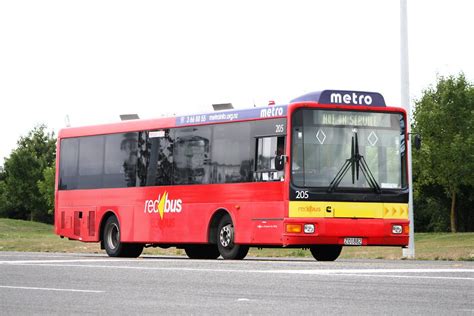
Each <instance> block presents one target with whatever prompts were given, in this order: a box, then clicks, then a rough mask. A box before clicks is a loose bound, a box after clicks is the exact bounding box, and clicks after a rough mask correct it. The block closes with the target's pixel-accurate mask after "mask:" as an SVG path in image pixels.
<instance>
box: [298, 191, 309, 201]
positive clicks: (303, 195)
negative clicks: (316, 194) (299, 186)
mask: <svg viewBox="0 0 474 316" xmlns="http://www.w3.org/2000/svg"><path fill="white" fill-rule="evenodd" d="M296 198H297V199H307V198H309V194H308V191H296Z"/></svg>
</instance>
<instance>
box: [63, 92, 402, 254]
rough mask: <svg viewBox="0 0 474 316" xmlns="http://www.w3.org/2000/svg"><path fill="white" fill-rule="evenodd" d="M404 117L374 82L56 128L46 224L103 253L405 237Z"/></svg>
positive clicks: (241, 249)
mask: <svg viewBox="0 0 474 316" xmlns="http://www.w3.org/2000/svg"><path fill="white" fill-rule="evenodd" d="M407 124H408V123H407V118H406V113H405V111H404V110H403V109H402V108H398V107H388V106H386V105H385V101H384V98H383V96H382V95H381V94H379V93H374V92H360V91H338V90H324V91H321V92H314V93H309V94H306V95H304V96H301V97H299V98H296V99H294V100H292V101H291V102H290V103H289V104H287V105H273V106H269V107H264V108H251V109H246V110H230V111H224V112H214V113H207V114H199V115H189V116H179V117H172V118H164V119H151V120H131V121H124V122H119V123H115V124H106V125H97V126H87V127H73V128H65V129H62V130H61V131H60V132H59V135H58V145H57V158H58V159H57V166H56V170H57V174H56V192H55V197H56V205H55V232H56V234H58V235H59V236H61V237H67V238H70V239H76V240H81V241H84V242H100V244H101V247H102V249H105V250H106V252H107V254H108V255H109V256H114V257H115V256H118V257H137V256H139V255H140V254H141V253H142V251H143V248H144V247H164V248H167V247H177V248H182V249H184V250H185V252H186V254H187V255H188V256H189V257H190V258H195V259H216V258H218V257H219V256H222V257H223V258H224V259H243V258H244V257H245V256H246V255H247V252H248V250H249V247H259V248H260V247H297V248H309V250H310V251H311V253H312V255H313V256H314V258H315V259H316V260H322V261H332V260H335V259H336V258H337V257H338V256H339V254H340V252H341V249H342V247H343V246H398V247H406V246H407V244H408V233H409V229H408V225H409V221H408V186H409V183H408V180H407V179H408V177H407V152H406V150H407V149H406V148H407V147H406V142H407V140H408V135H407V129H406V126H407Z"/></svg>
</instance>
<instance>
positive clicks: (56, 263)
mask: <svg viewBox="0 0 474 316" xmlns="http://www.w3.org/2000/svg"><path fill="white" fill-rule="evenodd" d="M89 262H90V263H93V262H140V261H139V260H137V259H80V260H21V261H0V264H5V265H6V264H8V265H18V266H20V265H21V266H30V265H33V266H48V267H71V268H96V269H128V270H155V271H184V272H212V273H262V274H305V275H319V276H330V275H334V276H356V277H384V278H412V279H448V280H469V281H474V277H470V276H462V277H461V276H432V275H431V276H426V275H424V276H423V275H413V274H416V273H418V274H420V273H425V274H435V273H472V274H474V269H459V268H454V269H446V268H443V269H319V270H318V269H306V270H301V269H298V270H294V269H288V270H243V269H242V270H238V269H209V268H186V267H143V266H142V267H139V266H127V265H123V266H122V265H100V264H74V263H89ZM142 262H143V261H142ZM150 262H151V261H150ZM388 273H391V274H388Z"/></svg>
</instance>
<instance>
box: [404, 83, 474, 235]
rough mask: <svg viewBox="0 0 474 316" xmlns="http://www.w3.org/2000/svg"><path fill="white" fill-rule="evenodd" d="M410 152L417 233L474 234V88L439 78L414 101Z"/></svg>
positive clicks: (471, 85)
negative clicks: (418, 142) (414, 139)
mask: <svg viewBox="0 0 474 316" xmlns="http://www.w3.org/2000/svg"><path fill="white" fill-rule="evenodd" d="M413 127H414V132H417V133H419V134H420V135H421V137H422V138H423V145H422V147H421V150H419V151H416V150H414V151H413V178H414V192H415V193H414V209H415V213H414V215H415V229H416V230H418V231H452V232H457V231H474V87H473V84H472V83H470V82H468V81H467V80H466V78H465V76H464V75H463V74H460V75H459V76H457V77H454V76H450V77H447V78H445V77H440V78H438V81H437V84H436V86H435V87H431V88H429V89H427V90H426V91H424V93H423V96H422V98H421V99H420V100H418V101H417V102H416V107H415V112H414V124H413Z"/></svg>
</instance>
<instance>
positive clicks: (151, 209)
mask: <svg viewBox="0 0 474 316" xmlns="http://www.w3.org/2000/svg"><path fill="white" fill-rule="evenodd" d="M182 204H183V201H182V200H181V199H174V200H170V199H168V192H166V191H165V192H164V193H163V195H158V199H156V200H146V201H145V209H144V212H145V213H149V214H152V213H160V218H161V219H163V214H164V213H181V210H182Z"/></svg>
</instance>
